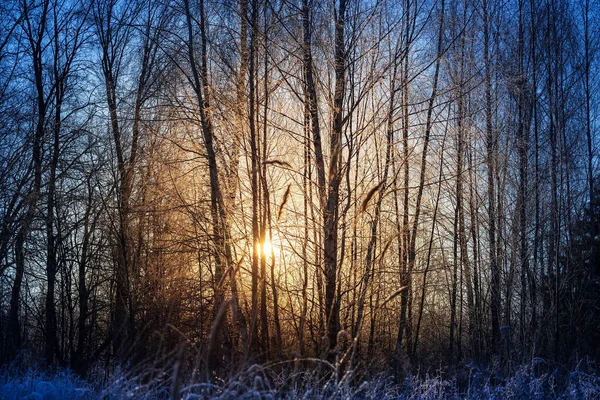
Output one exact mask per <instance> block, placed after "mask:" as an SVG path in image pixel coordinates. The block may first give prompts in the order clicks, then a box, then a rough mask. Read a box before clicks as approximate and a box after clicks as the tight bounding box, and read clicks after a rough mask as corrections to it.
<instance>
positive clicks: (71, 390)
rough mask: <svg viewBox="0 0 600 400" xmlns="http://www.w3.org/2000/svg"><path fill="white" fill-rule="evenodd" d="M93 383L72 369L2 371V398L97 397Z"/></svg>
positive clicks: (72, 399) (52, 399) (53, 399)
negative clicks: (48, 371) (82, 378)
mask: <svg viewBox="0 0 600 400" xmlns="http://www.w3.org/2000/svg"><path fill="white" fill-rule="evenodd" d="M97 398H98V395H97V393H95V392H94V390H93V389H92V388H91V385H90V384H89V383H88V382H86V381H83V380H81V379H80V378H78V377H77V376H76V375H75V374H73V373H72V372H70V371H60V372H57V373H54V374H47V373H44V372H40V371H37V370H33V369H31V370H27V371H25V372H22V373H20V374H19V373H15V371H10V372H9V371H6V370H5V371H2V372H1V373H0V399H2V400H20V399H27V400H38V399H40V400H42V399H43V400H75V399H97Z"/></svg>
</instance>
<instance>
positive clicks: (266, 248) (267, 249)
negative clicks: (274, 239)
mask: <svg viewBox="0 0 600 400" xmlns="http://www.w3.org/2000/svg"><path fill="white" fill-rule="evenodd" d="M273 250H274V249H273V245H272V244H271V241H270V240H265V242H264V243H263V245H262V252H263V255H271V253H272V252H273Z"/></svg>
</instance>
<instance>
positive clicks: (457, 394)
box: [0, 365, 600, 400]
mask: <svg viewBox="0 0 600 400" xmlns="http://www.w3.org/2000/svg"><path fill="white" fill-rule="evenodd" d="M176 369H177V367H175V368H174V369H173V368H171V369H170V370H171V371H173V370H176ZM103 375H104V377H103V378H100V377H102V376H103ZM317 375H318V374H315V373H312V371H304V372H298V371H296V372H293V371H288V372H285V373H284V372H278V373H275V371H273V370H271V369H267V368H264V367H261V366H258V365H254V366H252V367H250V368H248V369H247V370H245V371H244V372H242V373H239V374H237V375H235V376H233V377H232V378H230V379H228V380H226V381H225V380H218V379H214V380H213V381H212V382H211V383H207V382H204V383H193V382H194V381H196V382H198V381H199V379H197V378H192V377H187V378H184V377H179V378H175V379H174V378H173V374H172V373H170V372H167V371H166V370H159V369H156V370H155V371H154V372H150V371H144V373H140V372H139V370H138V372H137V373H135V374H131V373H124V372H122V371H118V370H117V371H115V372H113V373H111V375H110V377H108V378H107V377H106V373H105V371H103V370H102V369H100V368H98V369H97V370H94V371H92V372H91V373H90V376H92V377H95V378H94V379H95V380H87V381H86V380H82V379H81V378H79V377H78V376H77V375H75V374H74V373H72V372H70V371H68V370H62V371H58V372H54V373H46V372H43V371H42V370H41V369H32V368H30V369H26V370H20V371H18V370H17V369H15V368H4V369H1V370H0V400H13V399H36V400H37V399H44V400H59V399H63V400H72V399H148V400H149V399H157V400H158V399H170V398H178V399H186V400H191V399H280V398H285V399H293V400H294V399H382V400H386V399H415V400H416V399H432V400H433V399H554V398H555V399H600V377H599V376H598V374H596V373H584V372H582V371H573V372H570V373H559V372H558V370H554V371H553V372H551V373H542V374H538V375H537V376H534V374H533V373H532V368H528V367H524V368H520V369H517V370H516V371H515V372H514V374H513V375H512V376H510V377H508V378H502V379H500V378H497V377H496V378H495V377H494V376H493V375H490V374H486V373H483V372H481V371H479V370H478V369H476V368H471V369H470V370H468V372H466V373H463V372H458V373H456V374H455V375H453V376H452V377H449V378H443V377H442V374H437V375H436V374H429V375H425V376H423V377H420V378H419V377H415V376H409V377H407V378H405V379H404V380H403V382H402V383H400V384H399V383H394V381H393V380H392V379H391V378H387V377H385V376H384V375H379V376H376V377H371V379H368V380H367V379H351V378H349V375H344V376H336V375H335V374H334V375H330V376H329V377H327V378H318V377H317ZM150 376H153V378H152V379H149V377H150ZM192 379H193V380H192ZM186 381H188V382H186Z"/></svg>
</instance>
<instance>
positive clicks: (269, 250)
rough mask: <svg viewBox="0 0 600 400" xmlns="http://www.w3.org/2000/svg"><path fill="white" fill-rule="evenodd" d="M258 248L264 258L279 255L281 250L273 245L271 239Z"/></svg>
mask: <svg viewBox="0 0 600 400" xmlns="http://www.w3.org/2000/svg"><path fill="white" fill-rule="evenodd" d="M257 248H258V250H259V252H260V255H261V256H262V257H270V256H271V255H277V254H278V253H279V248H278V247H277V246H275V245H273V243H271V241H270V240H269V239H265V241H264V242H262V243H259V244H257Z"/></svg>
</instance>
